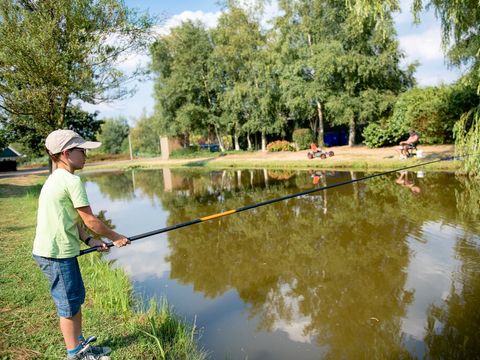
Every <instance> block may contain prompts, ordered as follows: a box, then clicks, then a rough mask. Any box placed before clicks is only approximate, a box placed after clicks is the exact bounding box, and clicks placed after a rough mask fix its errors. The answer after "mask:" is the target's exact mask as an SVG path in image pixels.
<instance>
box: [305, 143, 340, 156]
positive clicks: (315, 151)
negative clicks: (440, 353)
mask: <svg viewBox="0 0 480 360" xmlns="http://www.w3.org/2000/svg"><path fill="white" fill-rule="evenodd" d="M333 155H335V154H334V152H333V151H323V150H322V149H319V148H318V147H317V145H316V144H312V145H310V151H309V152H308V153H307V157H308V158H309V159H313V158H316V157H319V158H320V159H326V158H327V157H331V156H333Z"/></svg>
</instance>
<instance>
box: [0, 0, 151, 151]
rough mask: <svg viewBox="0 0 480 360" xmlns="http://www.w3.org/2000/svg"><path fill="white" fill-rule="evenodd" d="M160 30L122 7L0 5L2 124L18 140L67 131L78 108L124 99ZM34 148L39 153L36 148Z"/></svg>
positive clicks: (109, 3) (6, 0)
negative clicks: (135, 64) (129, 62)
mask: <svg viewBox="0 0 480 360" xmlns="http://www.w3.org/2000/svg"><path fill="white" fill-rule="evenodd" d="M152 23H153V20H152V18H151V17H150V16H149V15H148V14H139V13H137V12H136V11H133V10H130V9H129V8H127V7H126V5H125V4H124V3H123V2H122V1H117V0H98V1H93V0H58V1H35V0H22V1H19V0H0V39H2V40H1V43H0V119H1V122H2V126H3V127H5V128H8V129H9V130H11V131H14V132H15V135H16V138H17V140H20V139H21V138H22V137H23V138H34V137H35V136H36V135H39V138H40V139H41V138H44V137H45V135H46V134H48V133H49V132H50V131H52V130H54V129H56V128H65V127H66V126H67V123H66V117H67V114H68V109H69V108H70V107H72V106H73V105H72V103H74V102H76V103H78V102H79V101H83V102H86V103H91V104H97V103H100V102H108V101H111V100H115V99H119V98H123V97H125V96H127V95H129V94H130V92H131V90H130V89H129V88H127V87H126V86H125V84H126V81H128V80H129V79H130V78H132V77H134V76H137V75H138V74H139V73H138V71H137V72H133V74H131V75H128V74H126V73H124V72H123V71H121V70H119V69H118V67H117V63H118V62H119V61H120V60H121V59H123V58H124V57H125V56H127V55H128V54H132V53H133V54H135V53H137V52H139V51H142V50H143V49H144V48H145V46H146V42H147V40H148V37H149V36H148V34H149V29H150V28H151V26H152ZM31 145H32V146H38V145H39V144H38V141H34V142H33V143H32V144H31Z"/></svg>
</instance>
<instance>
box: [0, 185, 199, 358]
mask: <svg viewBox="0 0 480 360" xmlns="http://www.w3.org/2000/svg"><path fill="white" fill-rule="evenodd" d="M37 181H39V180H37ZM39 190H40V186H39V184H38V183H37V184H29V185H25V184H15V183H5V181H4V180H2V183H0V209H1V210H0V233H1V234H2V237H1V240H0V241H1V244H0V245H1V255H2V256H0V285H1V289H2V291H1V292H0V332H1V333H2V336H1V337H0V358H1V359H62V358H64V357H65V349H64V344H63V340H62V336H61V334H60V331H59V329H58V318H57V315H56V310H55V307H54V305H53V302H52V300H51V298H50V294H49V287H48V283H47V281H46V279H45V278H44V276H43V274H42V273H41V272H40V270H39V269H38V267H37V265H36V264H35V262H34V260H33V259H32V256H31V246H32V241H33V237H34V233H35V222H36V208H37V201H38V200H37V199H38V194H39ZM79 260H80V266H81V269H82V274H83V278H84V282H85V286H86V289H87V298H86V301H85V304H84V305H83V307H82V311H83V319H84V334H85V335H86V336H89V335H92V334H95V335H97V336H98V338H99V340H98V343H99V344H101V345H105V346H110V347H111V348H112V349H113V352H112V358H113V359H126V360H127V359H128V360H130V359H192V360H198V359H206V358H207V356H208V354H207V353H206V352H205V351H203V350H202V349H200V348H199V346H198V344H197V339H198V331H197V329H196V327H195V324H191V325H190V324H188V323H187V322H186V321H182V320H181V319H180V318H179V317H178V315H176V314H175V311H174V310H173V308H172V306H171V305H169V304H168V303H167V301H166V300H165V299H163V300H162V301H161V302H160V304H157V303H156V302H154V301H153V300H152V301H151V302H150V306H149V307H147V308H146V309H141V308H140V306H139V305H138V302H136V301H135V300H134V297H133V288H132V285H131V283H130V281H129V279H128V277H127V275H126V274H125V273H124V271H123V270H121V269H114V268H113V267H112V266H111V264H110V263H109V262H107V261H105V260H103V259H102V257H101V255H100V254H96V253H95V254H89V255H86V256H82V257H80V259H79ZM139 308H140V310H139Z"/></svg>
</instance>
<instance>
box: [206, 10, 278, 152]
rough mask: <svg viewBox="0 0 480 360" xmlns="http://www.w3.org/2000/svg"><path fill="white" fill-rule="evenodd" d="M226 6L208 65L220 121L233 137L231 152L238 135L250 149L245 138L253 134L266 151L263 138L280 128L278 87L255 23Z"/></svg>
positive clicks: (257, 23)
mask: <svg viewBox="0 0 480 360" xmlns="http://www.w3.org/2000/svg"><path fill="white" fill-rule="evenodd" d="M227 5H228V9H227V11H226V12H224V13H223V14H222V15H221V16H220V18H219V23H218V26H217V28H216V29H215V30H214V31H213V39H214V43H215V47H214V52H213V54H212V61H213V62H214V63H215V64H216V67H215V79H217V81H218V83H219V86H218V89H219V94H218V98H219V105H220V108H221V110H222V117H223V118H224V119H226V121H227V123H228V125H229V130H230V131H231V132H232V134H233V140H234V146H235V150H240V143H239V138H240V136H242V135H247V141H248V143H249V147H251V141H250V137H249V135H250V134H251V133H255V132H260V133H261V134H262V149H263V150H266V134H269V133H277V132H279V129H280V128H281V127H282V123H281V121H280V122H278V116H277V115H278V112H277V110H276V106H277V99H278V85H277V83H276V79H275V74H274V71H273V62H272V59H271V58H269V54H268V51H267V43H266V38H265V36H264V35H263V34H262V32H261V29H260V22H259V19H256V18H255V17H254V16H253V14H252V13H250V12H249V11H247V10H244V9H242V8H241V7H240V6H239V5H238V4H237V2H236V1H228V4H227ZM250 10H251V9H250Z"/></svg>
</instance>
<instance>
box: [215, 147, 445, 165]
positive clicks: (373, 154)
mask: <svg viewBox="0 0 480 360" xmlns="http://www.w3.org/2000/svg"><path fill="white" fill-rule="evenodd" d="M419 149H421V150H423V152H424V154H425V155H426V156H428V155H432V154H435V155H437V156H447V155H453V151H454V146H453V145H429V146H419ZM328 150H331V151H333V152H334V153H335V159H338V160H344V161H365V160H372V161H381V160H388V159H391V160H396V159H398V152H397V151H396V146H392V147H385V148H379V149H369V148H368V147H366V146H364V145H359V146H353V147H349V146H334V147H331V148H328ZM307 152H308V150H302V151H296V152H290V151H285V152H273V153H271V152H261V151H256V152H253V153H241V154H228V155H226V156H224V157H222V158H221V159H222V160H224V161H226V160H235V159H242V160H250V159H251V160H254V159H259V160H260V159H263V160H267V161H270V160H279V161H281V160H307ZM315 160H319V159H315Z"/></svg>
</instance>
